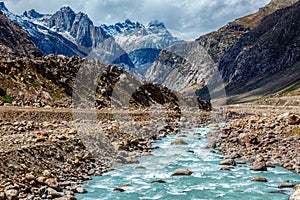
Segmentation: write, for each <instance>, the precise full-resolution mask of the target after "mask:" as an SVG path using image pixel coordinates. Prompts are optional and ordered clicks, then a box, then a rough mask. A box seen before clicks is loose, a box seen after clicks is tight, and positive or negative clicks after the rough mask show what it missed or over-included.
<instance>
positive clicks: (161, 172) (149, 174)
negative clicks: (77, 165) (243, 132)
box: [76, 128, 300, 200]
mask: <svg viewBox="0 0 300 200" xmlns="http://www.w3.org/2000/svg"><path fill="white" fill-rule="evenodd" d="M209 131H211V130H210V129H208V128H195V129H192V130H189V131H188V132H186V133H184V134H185V135H186V137H183V138H182V139H184V140H185V141H186V142H188V145H170V143H171V142H172V141H174V140H175V139H176V137H178V135H172V136H168V137H166V138H164V139H163V140H160V141H157V142H156V143H155V144H153V145H155V146H159V147H160V148H158V149H156V150H154V151H153V152H152V154H153V156H145V157H141V158H140V159H139V163H138V164H130V165H123V166H118V167H116V168H115V170H113V171H110V172H108V173H105V174H103V176H99V177H93V180H92V181H89V182H87V183H86V187H87V188H86V189H87V190H88V193H86V194H80V195H76V197H77V198H78V199H79V200H95V199H99V200H105V199H106V200H111V199H112V200H115V199H121V200H138V199H149V200H150V199H166V200H175V199H195V200H196V199H197V200H215V199H228V200H237V199H238V200H284V199H288V196H289V194H290V193H291V191H292V189H289V188H288V189H283V193H278V190H279V189H278V185H279V184H280V183H281V182H285V181H287V180H289V181H290V182H293V183H299V182H300V176H298V175H297V174H294V173H292V172H290V171H288V170H286V169H283V168H280V167H276V168H269V169H268V171H267V172H254V171H250V170H249V164H244V165H238V166H236V167H235V168H234V169H233V170H231V171H221V170H220V165H219V163H220V161H221V160H222V159H221V155H220V154H217V153H212V152H210V149H205V148H204V146H205V145H206V144H207V143H208V140H207V139H205V134H206V133H207V132H209ZM196 133H201V135H199V134H196ZM136 166H144V167H145V169H136V168H135V167H136ZM178 168H187V169H189V170H191V171H193V174H192V175H191V176H176V177H171V174H172V173H173V172H174V171H175V170H176V169H178ZM257 176H262V177H265V178H267V179H268V182H266V183H262V182H251V179H252V178H254V177H257ZM157 179H162V180H164V181H165V182H166V183H151V182H152V181H153V180H157ZM123 184H130V185H131V186H129V187H122V188H123V189H125V190H126V191H125V192H115V191H113V189H114V188H117V187H121V186H122V185H123Z"/></svg>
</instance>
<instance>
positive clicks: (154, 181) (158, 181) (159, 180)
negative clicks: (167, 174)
mask: <svg viewBox="0 0 300 200" xmlns="http://www.w3.org/2000/svg"><path fill="white" fill-rule="evenodd" d="M151 183H166V181H164V180H162V179H157V180H153V181H151Z"/></svg>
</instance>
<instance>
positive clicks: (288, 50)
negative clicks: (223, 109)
mask: <svg viewBox="0 0 300 200" xmlns="http://www.w3.org/2000/svg"><path fill="white" fill-rule="evenodd" d="M299 10H300V2H299V1H298V2H297V3H295V4H294V5H292V6H290V7H287V8H284V9H281V10H278V11H276V12H274V13H272V14H271V15H268V16H266V17H265V18H263V20H262V21H261V22H260V24H259V25H258V26H256V27H255V28H253V29H252V30H251V31H249V32H248V33H246V34H245V35H243V36H242V37H241V38H240V39H239V40H238V42H236V43H235V44H234V45H233V46H232V47H231V48H230V49H229V50H228V51H227V52H226V53H225V54H224V55H223V56H222V58H221V60H220V64H219V69H220V72H221V74H222V76H223V79H224V82H225V83H226V85H227V87H226V90H227V93H228V94H230V95H237V94H244V93H246V94H247V93H249V92H250V93H249V94H248V96H251V94H252V93H253V92H255V94H256V95H263V94H272V93H274V92H277V91H279V90H281V89H284V88H285V87H288V86H289V85H291V84H294V83H297V82H299V81H300V78H299V77H300V73H299V70H300V68H299V62H300V12H299ZM246 94H244V96H245V95H246Z"/></svg>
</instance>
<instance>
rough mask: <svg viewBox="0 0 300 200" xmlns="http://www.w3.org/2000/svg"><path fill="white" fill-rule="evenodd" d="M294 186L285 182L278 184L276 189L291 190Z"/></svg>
mask: <svg viewBox="0 0 300 200" xmlns="http://www.w3.org/2000/svg"><path fill="white" fill-rule="evenodd" d="M295 186H296V184H294V183H291V182H288V181H287V182H282V183H280V184H279V185H278V188H293V187H295Z"/></svg>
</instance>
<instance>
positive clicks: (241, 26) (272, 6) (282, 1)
mask: <svg viewBox="0 0 300 200" xmlns="http://www.w3.org/2000/svg"><path fill="white" fill-rule="evenodd" d="M295 2H297V0H272V1H271V2H270V3H268V4H267V5H266V6H264V7H262V8H260V9H259V11H257V12H256V13H254V14H250V15H247V16H245V17H242V18H239V19H236V20H235V21H233V22H230V23H228V24H227V25H225V26H224V27H222V28H220V29H219V30H217V31H214V32H211V33H208V34H206V35H203V36H201V37H199V38H198V39H197V41H198V42H199V43H200V44H201V45H203V46H204V47H205V48H206V49H207V51H208V53H209V54H210V56H211V57H212V58H213V60H214V61H215V62H216V63H217V62H219V60H220V58H221V57H222V55H223V54H224V53H225V52H226V51H227V50H228V49H229V48H230V47H232V45H234V44H235V43H236V42H237V41H238V40H239V38H240V37H241V36H242V35H244V34H245V33H247V32H248V31H249V30H251V29H253V28H254V27H256V26H257V25H258V24H259V23H260V21H261V20H262V19H263V18H264V17H265V16H267V15H269V14H271V13H273V12H275V11H277V10H279V9H282V8H285V7H287V6H290V5H292V4H293V3H295Z"/></svg>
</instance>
